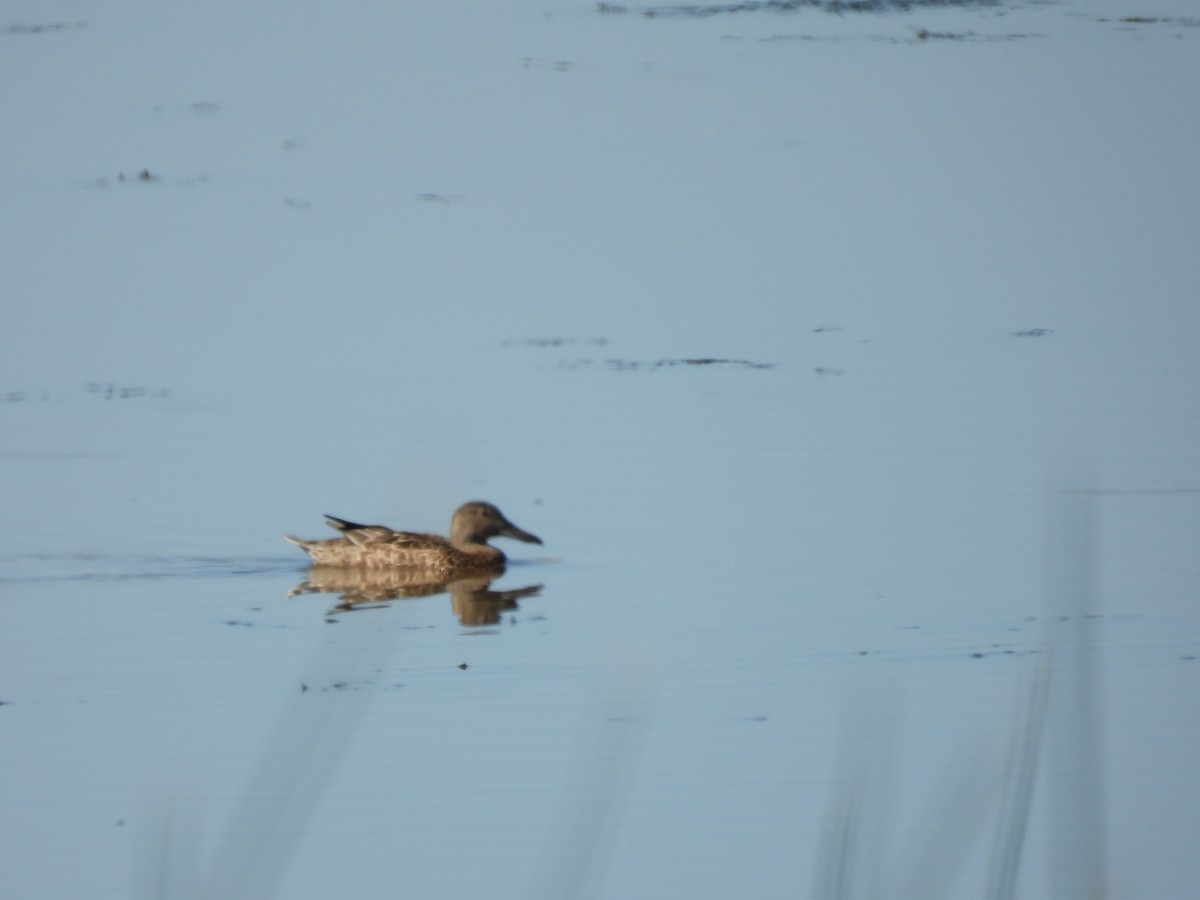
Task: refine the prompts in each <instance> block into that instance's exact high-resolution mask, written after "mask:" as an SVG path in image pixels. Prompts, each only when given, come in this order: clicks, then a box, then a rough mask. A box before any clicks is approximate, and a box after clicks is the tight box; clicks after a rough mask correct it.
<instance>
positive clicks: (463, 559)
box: [284, 501, 542, 578]
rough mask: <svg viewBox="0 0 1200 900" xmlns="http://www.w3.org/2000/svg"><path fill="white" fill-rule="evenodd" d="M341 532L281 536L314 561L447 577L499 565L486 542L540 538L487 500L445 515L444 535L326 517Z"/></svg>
mask: <svg viewBox="0 0 1200 900" xmlns="http://www.w3.org/2000/svg"><path fill="white" fill-rule="evenodd" d="M325 518H326V520H327V521H328V523H329V525H330V527H331V528H333V529H335V530H336V531H340V532H341V533H342V535H343V536H342V537H338V538H330V539H329V540H315V541H306V540H303V539H301V538H294V537H292V536H291V535H288V534H285V535H284V537H285V538H286V539H287V540H289V541H291V542H292V543H293V544H296V545H297V546H298V547H300V548H301V549H303V550H304V552H305V553H307V554H308V555H309V557H311V558H312V561H313V565H314V566H359V567H361V568H365V569H420V570H423V571H425V572H428V573H430V574H432V575H437V576H443V577H447V578H449V577H453V576H456V575H467V574H471V573H475V572H496V571H499V570H502V569H503V568H504V554H503V553H502V552H501V551H499V550H497V549H496V548H495V547H493V546H491V545H489V544H488V543H487V542H488V540H489V539H490V538H494V537H510V538H515V539H516V540H518V541H525V542H526V543H528V544H540V543H541V542H542V541H541V538H539V537H537V536H536V535H533V534H530V533H529V532H528V531H522V530H521V529H520V528H518V527H517V526H516V525H514V524H513V523H512V522H510V521H508V519H506V518H505V517H504V514H503V513H502V512H500V510H499V509H497V508H496V507H495V506H493V505H492V504H491V503H484V502H481V501H474V502H471V503H464V504H463V505H462V506H460V507H459V508H458V509H456V510H455V511H454V517H453V518H452V519H451V520H450V539H449V540H447V539H446V538H444V537H441V536H440V535H436V534H423V533H420V532H414V531H393V530H392V529H390V528H385V527H384V526H383V525H358V524H356V523H354V522H347V521H346V520H345V519H339V518H337V517H336V516H326V517H325Z"/></svg>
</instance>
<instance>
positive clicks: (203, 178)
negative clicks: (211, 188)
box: [87, 169, 208, 188]
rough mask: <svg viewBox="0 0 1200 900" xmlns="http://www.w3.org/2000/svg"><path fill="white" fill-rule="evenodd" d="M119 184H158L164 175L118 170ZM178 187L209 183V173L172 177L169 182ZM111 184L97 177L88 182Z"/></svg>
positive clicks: (93, 184)
mask: <svg viewBox="0 0 1200 900" xmlns="http://www.w3.org/2000/svg"><path fill="white" fill-rule="evenodd" d="M113 181H115V182H116V183H117V184H134V183H139V184H157V183H159V182H160V181H163V176H161V175H159V174H157V173H156V172H151V171H150V170H149V169H142V170H141V171H140V172H138V173H137V174H136V175H126V174H125V173H124V172H118V173H117V177H116V178H114V179H113ZM168 183H170V184H173V185H175V186H176V187H195V186H196V185H198V184H207V183H208V176H207V175H194V176H192V177H191V178H172V179H170V181H169V182H168ZM108 185H109V179H107V178H97V179H95V180H94V181H89V182H88V183H87V186H88V187H93V188H106V187H108Z"/></svg>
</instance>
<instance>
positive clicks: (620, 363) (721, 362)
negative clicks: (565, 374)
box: [561, 356, 775, 372]
mask: <svg viewBox="0 0 1200 900" xmlns="http://www.w3.org/2000/svg"><path fill="white" fill-rule="evenodd" d="M593 366H602V367H604V368H606V369H610V370H612V371H614V372H634V371H653V370H656V369H669V368H676V367H679V366H718V367H729V368H735V369H773V368H775V363H760V362H753V361H752V360H748V359H717V358H715V357H707V356H699V357H688V358H684V359H656V360H650V361H646V360H637V359H604V360H594V359H577V360H575V361H574V362H564V363H562V364H561V367H562V368H564V369H586V368H591V367H593Z"/></svg>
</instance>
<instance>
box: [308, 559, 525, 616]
mask: <svg viewBox="0 0 1200 900" xmlns="http://www.w3.org/2000/svg"><path fill="white" fill-rule="evenodd" d="M500 574H502V571H501V572H492V573H489V574H484V575H470V576H466V577H462V578H455V579H452V580H449V581H438V580H434V579H433V578H431V576H430V573H429V572H421V571H412V570H404V569H385V570H370V569H359V568H345V567H342V566H313V567H312V568H310V569H309V570H308V579H307V580H306V581H304V582H302V583H301V584H298V585H296V586H295V587H294V588H292V589H291V590H290V591H289V592H288V596H289V597H295V596H298V595H300V594H341V595H342V596H341V599H340V601H339V602H338V603H336V604H335V605H334V606H333V607H332V608H331V609H330V611H329V612H330V615H337V614H339V613H345V612H352V611H354V610H359V609H373V608H377V604H380V603H386V602H388V601H390V600H402V599H405V598H412V597H430V596H433V595H435V594H441V593H443V592H444V593H448V594H449V595H450V607H451V609H452V610H453V612H454V615H455V616H457V617H458V620H459V622H461V623H462V624H463V625H494V624H496V623H497V622H499V621H500V616H501V615H502V614H503V613H505V612H509V611H513V610H516V609H518V608H519V607H518V604H517V601H519V600H521V599H522V598H524V597H536V596H537V595H538V594H540V593H541V591H542V585H540V584H535V585H529V586H528V587H523V588H514V589H512V590H504V591H493V590H491V589H490V588H491V584H492V582H493V581H494V580H495V579H496V578H497V577H499V575H500Z"/></svg>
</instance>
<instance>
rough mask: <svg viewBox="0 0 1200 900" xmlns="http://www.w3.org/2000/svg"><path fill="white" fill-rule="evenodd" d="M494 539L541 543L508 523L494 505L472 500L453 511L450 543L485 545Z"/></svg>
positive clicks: (535, 537) (539, 539) (538, 538)
mask: <svg viewBox="0 0 1200 900" xmlns="http://www.w3.org/2000/svg"><path fill="white" fill-rule="evenodd" d="M494 537H508V538H513V539H515V540H518V541H524V542H525V543H527V544H540V543H541V542H542V539H541V538H540V537H538V536H537V535H536V534H530V533H529V532H528V531H523V530H522V529H520V528H518V527H517V526H516V525H514V524H513V523H512V522H510V521H508V519H506V518H505V517H504V513H502V512H500V510H499V509H497V508H496V506H495V505H494V504H491V503H485V502H483V501H482V500H473V501H472V502H470V503H464V504H463V505H462V506H460V507H459V508H458V509H456V510H455V511H454V518H453V519H451V520H450V541H451V543H453V544H459V545H463V544H485V543H487V541H488V539H489V538H494Z"/></svg>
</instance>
